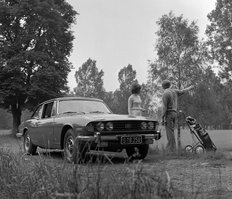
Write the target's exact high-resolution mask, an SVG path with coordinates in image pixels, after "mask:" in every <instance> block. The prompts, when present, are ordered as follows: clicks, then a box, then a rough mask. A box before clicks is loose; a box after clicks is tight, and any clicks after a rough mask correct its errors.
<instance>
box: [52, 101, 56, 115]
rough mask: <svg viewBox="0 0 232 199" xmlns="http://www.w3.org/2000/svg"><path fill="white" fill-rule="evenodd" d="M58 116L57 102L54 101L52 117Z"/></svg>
mask: <svg viewBox="0 0 232 199" xmlns="http://www.w3.org/2000/svg"><path fill="white" fill-rule="evenodd" d="M55 115H56V101H54V103H53V106H52V116H55Z"/></svg>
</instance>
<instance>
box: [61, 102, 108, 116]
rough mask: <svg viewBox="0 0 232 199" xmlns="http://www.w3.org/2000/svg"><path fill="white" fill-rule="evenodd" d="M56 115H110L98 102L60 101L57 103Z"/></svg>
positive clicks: (106, 108) (105, 107)
mask: <svg viewBox="0 0 232 199" xmlns="http://www.w3.org/2000/svg"><path fill="white" fill-rule="evenodd" d="M58 113H59V114H62V113H111V111H110V110H109V108H108V107H107V106H106V105H105V104H104V103H103V102H100V101H91V100H89V101H88V100H62V101H60V102H59V107H58Z"/></svg>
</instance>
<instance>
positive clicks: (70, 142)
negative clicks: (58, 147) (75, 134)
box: [65, 136, 74, 158]
mask: <svg viewBox="0 0 232 199" xmlns="http://www.w3.org/2000/svg"><path fill="white" fill-rule="evenodd" d="M65 151H66V154H67V157H68V158H70V157H72V154H73V151H74V140H73V138H72V136H69V137H68V138H67V141H66V144H65Z"/></svg>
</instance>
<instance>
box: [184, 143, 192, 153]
mask: <svg viewBox="0 0 232 199" xmlns="http://www.w3.org/2000/svg"><path fill="white" fill-rule="evenodd" d="M184 151H185V152H186V153H193V147H192V146H191V145H187V146H186V147H184Z"/></svg>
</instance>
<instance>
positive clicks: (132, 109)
mask: <svg viewBox="0 0 232 199" xmlns="http://www.w3.org/2000/svg"><path fill="white" fill-rule="evenodd" d="M141 103H142V100H141V98H140V96H139V95H135V94H132V95H131V96H130V97H129V99H128V114H129V115H130V116H141V115H142V110H143V109H142V107H141Z"/></svg>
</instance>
